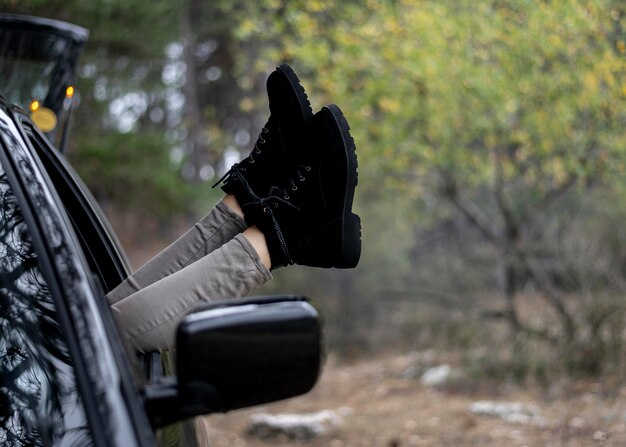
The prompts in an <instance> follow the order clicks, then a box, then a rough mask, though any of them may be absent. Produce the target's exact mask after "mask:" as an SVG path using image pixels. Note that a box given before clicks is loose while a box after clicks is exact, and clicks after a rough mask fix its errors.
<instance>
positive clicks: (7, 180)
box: [0, 15, 320, 447]
mask: <svg viewBox="0 0 626 447" xmlns="http://www.w3.org/2000/svg"><path fill="white" fill-rule="evenodd" d="M86 37H87V32H86V31H85V30H83V29H82V28H79V27H74V26H72V25H68V24H64V23H61V22H57V21H51V20H44V19H36V18H31V17H20V16H7V15H4V16H2V15H0V92H2V96H0V445H2V446H4V445H7V446H37V445H43V446H49V445H59V446H70V445H76V446H88V445H97V446H123V447H131V446H148V445H150V446H152V445H158V444H166V445H196V444H197V443H198V442H199V441H198V439H199V436H198V435H197V433H195V432H194V427H195V426H196V425H197V424H190V423H188V422H183V423H181V422H178V421H185V420H187V421H189V420H190V418H193V417H194V416H196V415H202V414H207V413H211V412H224V411H229V410H232V409H236V408H242V407H247V406H252V405H256V404H260V403H265V402H270V401H273V400H278V399H283V398H287V397H291V396H295V395H298V394H302V393H305V392H307V391H308V390H310V389H311V388H312V387H313V385H314V384H315V382H316V380H317V377H318V374H319V367H320V328H319V323H318V317H317V313H316V311H315V309H314V308H313V307H312V306H311V305H310V304H309V303H308V302H307V300H305V299H303V298H301V297H292V296H284V297H281V296H275V297H258V298H248V299H242V300H231V301H223V302H217V303H213V304H210V305H207V306H206V307H205V308H201V309H196V310H194V312H193V313H191V314H190V315H188V316H187V317H186V318H185V320H184V321H183V322H182V323H181V325H180V327H179V330H178V336H177V348H176V356H175V357H176V359H175V361H174V360H173V356H171V355H169V354H160V353H151V354H148V355H139V354H138V353H135V352H133V351H130V350H128V349H126V348H125V347H124V346H122V343H121V340H120V338H119V336H118V333H117V331H116V328H115V325H114V323H113V320H112V318H111V314H110V310H109V308H108V305H107V303H106V299H105V294H106V293H107V292H108V291H110V290H112V289H113V288H114V287H115V286H117V285H118V284H119V283H120V282H121V281H123V279H124V278H126V277H127V276H128V274H129V268H128V263H127V262H126V260H125V256H124V253H123V250H122V249H121V247H120V245H119V244H118V243H117V239H116V237H115V235H114V234H113V232H112V231H111V228H110V226H109V225H108V224H107V221H106V219H105V218H104V215H103V213H102V212H101V210H100V208H99V207H98V204H97V203H96V201H95V200H94V199H93V197H92V196H91V194H90V193H89V191H88V190H87V188H86V187H85V185H84V184H83V183H82V181H81V180H80V178H79V176H78V175H77V174H76V172H75V171H74V170H73V169H72V167H71V166H70V165H69V164H68V162H67V161H66V159H65V158H64V156H63V155H62V153H61V152H60V151H59V150H58V149H57V148H56V147H57V146H58V145H62V144H63V141H64V138H65V131H66V129H67V127H66V123H67V120H68V119H69V112H70V111H71V106H72V102H71V97H72V94H73V86H74V78H73V76H74V67H75V64H76V60H77V57H78V52H79V51H80V47H81V46H82V43H83V42H84V39H85V38H86ZM7 67H11V70H8V69H7ZM20 70H21V71H20ZM37 70H43V71H42V73H45V74H46V76H47V78H46V79H45V80H44V81H43V82H41V76H40V77H39V78H38V77H37V76H34V75H33V73H37ZM22 72H23V73H26V74H23V73H22ZM9 73H10V74H11V79H12V80H13V81H15V82H17V83H18V84H20V85H19V89H17V88H16V89H15V90H11V89H10V87H7V84H8V79H7V76H8V74H9ZM20 73H22V74H20ZM11 79H9V80H11ZM29 82H30V87H29V85H28V84H29ZM3 83H4V84H3ZM22 84H23V85H22ZM70 87H71V89H70ZM7 88H8V89H9V90H10V91H9V90H7ZM16 92H17V93H16ZM18 93H19V94H18ZM13 94H15V97H12V96H11V95H13ZM15 103H18V104H17V105H16V104H15ZM42 109H45V110H48V111H49V112H46V113H48V115H47V116H44V117H43V118H42V117H41V116H40V117H39V118H37V117H36V112H37V111H38V110H42ZM51 114H52V115H51ZM51 117H53V118H54V120H53V121H54V123H51V121H50V118H51ZM31 118H33V119H31ZM37 119H43V121H42V122H41V123H39V125H40V127H41V126H43V128H44V130H45V131H46V132H43V131H42V130H41V128H40V127H38V125H36V124H35V123H34V122H33V121H35V122H36V121H37ZM52 124H55V125H54V126H52ZM46 126H48V127H47V128H46ZM172 424H174V425H172ZM162 427H164V428H163V429H161V428H162Z"/></svg>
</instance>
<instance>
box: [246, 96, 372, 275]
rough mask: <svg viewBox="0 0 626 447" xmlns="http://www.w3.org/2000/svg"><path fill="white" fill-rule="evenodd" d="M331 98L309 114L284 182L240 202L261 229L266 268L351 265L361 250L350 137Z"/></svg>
mask: <svg viewBox="0 0 626 447" xmlns="http://www.w3.org/2000/svg"><path fill="white" fill-rule="evenodd" d="M349 129H350V127H349V125H348V122H347V121H346V119H345V117H344V115H343V113H342V112H341V110H340V109H339V107H337V106H336V105H334V104H331V105H328V106H326V107H323V108H322V110H320V111H319V112H318V113H316V114H315V116H314V117H313V120H312V122H311V125H310V126H309V135H308V137H309V138H307V140H308V141H309V142H310V144H309V145H307V147H305V148H304V150H303V151H302V152H301V155H302V156H301V157H300V159H299V164H298V165H297V167H296V168H295V169H294V171H293V172H292V175H291V177H290V178H289V179H288V180H287V181H285V182H284V183H282V184H280V185H276V186H272V187H271V188H270V190H269V194H268V195H267V196H266V197H262V198H260V199H259V200H258V201H256V202H250V203H248V204H246V205H245V206H244V207H243V211H244V216H245V219H246V222H247V223H248V224H249V225H256V226H257V227H258V228H259V229H260V230H261V231H262V232H263V234H264V235H265V239H266V241H267V245H268V248H269V252H270V257H271V260H272V269H275V268H278V267H281V266H285V265H289V264H294V263H295V264H301V265H308V266H313V267H338V268H352V267H356V265H357V264H358V262H359V258H360V254H361V222H360V218H359V216H358V215H356V214H354V213H352V202H353V199H354V190H355V187H356V185H357V181H358V173H357V157H356V147H355V144H354V140H353V138H352V136H351V135H350V132H349Z"/></svg>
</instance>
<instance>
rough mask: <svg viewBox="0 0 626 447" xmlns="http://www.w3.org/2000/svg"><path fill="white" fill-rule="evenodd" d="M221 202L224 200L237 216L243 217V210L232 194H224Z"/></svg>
mask: <svg viewBox="0 0 626 447" xmlns="http://www.w3.org/2000/svg"><path fill="white" fill-rule="evenodd" d="M222 202H224V204H225V205H226V206H227V207H228V208H230V209H231V210H232V211H233V212H234V213H235V214H237V215H238V216H239V217H243V210H242V209H241V206H240V205H239V202H238V201H237V199H236V198H235V196H234V195H233V194H226V196H225V197H224V199H222Z"/></svg>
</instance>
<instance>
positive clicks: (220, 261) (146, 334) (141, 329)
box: [111, 235, 272, 352]
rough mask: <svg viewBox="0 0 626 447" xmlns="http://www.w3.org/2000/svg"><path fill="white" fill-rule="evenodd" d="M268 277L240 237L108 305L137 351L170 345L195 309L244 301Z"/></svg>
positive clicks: (267, 279) (124, 334) (255, 255)
mask: <svg viewBox="0 0 626 447" xmlns="http://www.w3.org/2000/svg"><path fill="white" fill-rule="evenodd" d="M271 278H272V275H271V273H270V272H269V270H268V269H267V268H266V267H265V266H264V265H263V264H262V263H261V260H260V259H259V256H258V254H257V252H256V251H255V249H254V247H252V245H251V244H250V242H249V241H248V240H247V239H246V238H245V236H243V235H237V236H236V237H235V238H234V239H233V240H231V241H230V242H227V243H226V244H224V245H223V246H222V247H220V248H218V249H217V250H214V251H213V252H212V253H210V254H208V255H206V256H204V257H202V258H201V259H199V260H198V261H196V262H194V263H192V264H190V265H188V266H187V267H185V268H183V269H181V270H178V271H177V272H174V273H172V274H171V275H169V276H167V277H165V278H162V279H160V280H159V281H156V282H155V283H153V284H151V285H149V286H147V287H145V288H143V289H141V290H139V291H137V292H135V293H134V294H132V295H130V296H128V297H126V298H124V299H122V300H120V301H117V302H116V303H114V304H113V305H112V306H111V309H112V312H113V317H114V319H115V321H116V323H117V325H118V329H119V330H120V333H121V335H122V337H123V338H124V339H125V341H127V342H128V343H129V344H130V345H131V346H133V347H134V348H135V349H137V350H138V351H141V352H150V351H161V350H165V349H169V348H171V347H173V346H174V341H175V336H176V328H177V327H178V324H179V323H180V321H181V320H182V319H183V317H184V316H185V315H187V314H188V313H189V312H190V311H191V310H192V309H193V308H194V307H196V306H197V305H199V304H203V303H206V302H209V301H212V300H215V299H224V298H238V297H243V296H247V295H249V294H250V293H252V291H254V290H255V289H256V288H257V287H259V286H260V285H262V284H264V283H265V282H267V281H269V280H270V279H271Z"/></svg>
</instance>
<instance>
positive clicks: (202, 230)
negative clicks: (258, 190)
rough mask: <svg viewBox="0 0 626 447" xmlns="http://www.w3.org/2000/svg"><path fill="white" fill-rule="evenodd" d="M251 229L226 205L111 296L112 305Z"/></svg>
mask: <svg viewBox="0 0 626 447" xmlns="http://www.w3.org/2000/svg"><path fill="white" fill-rule="evenodd" d="M247 227H248V226H247V225H246V222H245V221H244V220H243V218H241V217H240V216H238V215H237V214H235V213H234V212H233V211H232V210H231V209H230V208H229V207H228V206H227V205H226V204H225V203H224V202H221V201H220V202H219V203H218V204H217V206H215V208H213V209H212V210H211V211H209V213H208V214H207V215H206V216H204V217H203V218H202V219H201V220H200V221H199V222H198V223H196V224H195V225H194V226H193V227H191V228H190V229H189V230H188V231H187V232H186V233H185V234H183V235H182V236H181V237H180V238H178V239H177V240H176V241H175V242H173V243H172V244H171V245H170V246H168V247H167V248H165V249H164V250H163V251H161V252H160V253H159V254H158V255H156V256H155V257H154V258H152V259H151V260H150V261H148V262H147V263H146V264H145V265H144V266H143V267H141V268H140V269H139V270H137V271H136V272H135V273H133V274H132V275H131V276H129V277H128V278H127V279H125V280H124V281H123V282H122V283H121V284H120V285H119V286H117V287H116V288H115V289H113V290H112V291H111V292H109V293H108V294H107V301H108V303H109V304H114V303H116V302H118V301H119V300H121V299H123V298H126V297H127V296H129V295H131V294H133V293H135V292H137V291H139V290H141V289H143V288H145V287H147V286H149V285H150V284H153V283H155V282H157V281H158V280H160V279H162V278H165V277H166V276H168V275H171V274H172V273H174V272H177V271H178V270H180V269H182V268H184V267H186V266H188V265H190V264H192V263H194V262H195V261H197V260H198V259H200V258H202V257H203V256H206V255H207V254H209V253H211V252H212V251H214V250H215V249H217V248H219V247H221V246H222V245H224V244H225V243H226V242H228V241H230V240H231V239H232V238H233V237H235V236H236V235H237V234H239V233H241V232H242V231H244V230H245V229H246V228H247Z"/></svg>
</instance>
